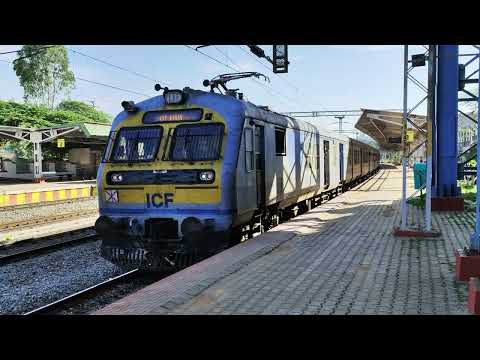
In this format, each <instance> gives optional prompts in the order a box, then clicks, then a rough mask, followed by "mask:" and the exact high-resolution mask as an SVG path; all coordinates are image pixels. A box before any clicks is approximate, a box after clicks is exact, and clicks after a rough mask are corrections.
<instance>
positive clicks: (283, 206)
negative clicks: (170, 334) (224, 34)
mask: <svg viewBox="0 0 480 360" xmlns="http://www.w3.org/2000/svg"><path fill="white" fill-rule="evenodd" d="M122 105H123V106H124V108H125V111H123V112H121V113H120V114H119V115H118V116H117V117H116V118H115V120H114V122H113V124H112V130H111V133H110V136H109V140H108V143H107V147H106V149H105V153H104V155H103V160H102V163H101V165H100V168H99V171H98V178H97V186H98V197H99V204H100V217H99V219H98V220H97V222H96V224H95V228H96V230H97V232H98V233H99V234H100V236H101V238H102V256H103V257H105V258H106V259H108V260H110V261H112V262H114V263H116V264H119V265H131V266H135V267H139V268H142V269H148V270H164V269H166V268H172V269H173V268H177V269H178V268H181V267H184V266H186V265H189V263H191V262H192V259H194V258H198V257H200V258H201V257H202V256H208V255H209V254H212V253H215V252H218V251H221V250H222V249H225V248H226V247H228V246H231V245H234V244H237V243H239V242H240V241H241V240H242V239H244V238H248V237H252V236H253V234H254V233H255V232H258V231H260V232H262V231H266V230H268V229H269V228H271V227H273V226H275V225H276V224H278V223H279V222H281V221H283V220H285V219H288V218H289V217H292V216H294V215H296V213H297V212H304V211H308V209H310V208H311V207H314V206H316V205H318V204H320V203H321V201H322V200H324V199H325V198H328V197H331V196H334V195H336V194H338V193H340V192H343V191H345V190H347V189H348V188H349V187H351V186H352V185H355V184H357V183H359V182H360V181H362V180H365V179H366V178H367V177H369V176H370V175H372V174H373V173H375V172H376V171H377V170H378V167H379V152H378V150H377V149H375V148H373V147H371V146H369V145H366V144H364V143H362V142H359V141H355V140H353V139H351V138H348V137H346V136H341V135H338V134H334V133H330V132H325V131H323V130H319V129H318V128H317V127H316V126H314V125H312V124H310V123H308V122H304V121H299V120H296V119H294V118H291V117H288V116H284V115H281V114H278V113H275V112H272V111H269V110H268V109H267V108H265V107H259V106H256V105H254V104H252V103H250V102H248V101H244V100H242V99H239V98H238V96H231V95H223V94H217V93H214V92H205V91H200V90H193V89H190V88H184V89H183V90H168V89H165V91H164V93H163V95H160V96H156V97H153V98H151V99H148V100H145V101H143V102H141V103H139V104H134V103H132V102H129V103H127V102H124V103H122Z"/></svg>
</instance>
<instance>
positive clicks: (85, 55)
mask: <svg viewBox="0 0 480 360" xmlns="http://www.w3.org/2000/svg"><path fill="white" fill-rule="evenodd" d="M66 49H67V50H69V51H71V52H73V53H75V54H78V55H81V56H84V57H86V58H89V59H91V60H94V61H97V62H100V63H102V64H105V65H108V66H111V67H114V68H116V69H119V70H122V71H125V72H128V73H130V74H133V75H136V76H139V77H141V78H144V79H147V80H152V81H154V82H158V83H160V84H165V85H168V86H172V84H170V83H168V82H166V81H163V80H158V79H155V78H153V77H151V76H148V75H144V74H141V73H138V72H136V71H134V70H130V69H127V68H124V67H122V66H119V65H115V64H112V63H110V62H108V61H105V60H102V59H99V58H96V57H94V56H91V55H88V54H85V53H84V52H81V51H79V50H76V49H72V48H70V47H66Z"/></svg>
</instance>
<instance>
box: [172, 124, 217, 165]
mask: <svg viewBox="0 0 480 360" xmlns="http://www.w3.org/2000/svg"><path fill="white" fill-rule="evenodd" d="M224 129H225V127H224V126H223V124H208V125H179V126H177V127H176V128H175V131H174V133H173V137H172V145H171V148H170V160H172V161H211V160H218V159H219V158H220V150H221V147H222V140H223V133H224Z"/></svg>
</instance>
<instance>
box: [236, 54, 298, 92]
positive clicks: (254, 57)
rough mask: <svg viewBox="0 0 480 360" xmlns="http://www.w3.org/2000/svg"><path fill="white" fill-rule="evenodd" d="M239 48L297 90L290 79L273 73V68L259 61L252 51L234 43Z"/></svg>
mask: <svg viewBox="0 0 480 360" xmlns="http://www.w3.org/2000/svg"><path fill="white" fill-rule="evenodd" d="M236 46H237V47H238V48H239V49H240V50H242V51H243V52H244V53H245V54H247V55H248V56H250V57H252V58H253V59H254V60H255V61H256V62H258V63H259V64H260V65H262V66H263V67H264V68H266V69H268V70H269V71H271V72H272V74H274V75H275V76H276V77H277V78H279V79H281V80H283V81H285V82H286V83H287V84H289V85H290V86H291V87H293V88H294V89H295V90H296V91H297V92H299V90H300V89H299V88H298V87H297V86H295V85H294V84H293V83H291V82H290V81H288V80H287V79H285V78H283V77H281V76H280V75H278V74H277V73H274V72H273V70H272V69H271V68H270V67H269V66H267V65H265V64H264V63H263V62H261V61H260V60H259V59H258V58H257V57H256V56H254V55H252V53H250V52H249V51H247V50H245V49H244V48H242V46H241V45H236Z"/></svg>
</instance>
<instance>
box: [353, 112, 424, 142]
mask: <svg viewBox="0 0 480 360" xmlns="http://www.w3.org/2000/svg"><path fill="white" fill-rule="evenodd" d="M361 110H362V115H361V116H360V118H359V119H358V121H357V123H356V124H355V128H356V129H358V130H360V131H361V132H363V133H364V134H366V135H368V136H370V137H371V138H373V139H374V140H376V141H377V143H378V144H379V145H380V148H381V149H383V150H389V151H398V150H400V149H401V146H402V141H401V139H402V121H403V113H402V112H395V111H384V110H372V109H361ZM408 117H409V119H410V120H411V121H412V122H413V123H414V124H415V125H413V124H410V125H409V127H412V128H413V130H414V131H415V138H416V139H418V138H419V136H418V135H419V134H418V133H419V131H418V130H417V129H416V128H415V127H418V128H421V129H424V128H425V125H426V120H427V119H426V117H425V116H423V115H414V114H410V115H409V116H408Z"/></svg>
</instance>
